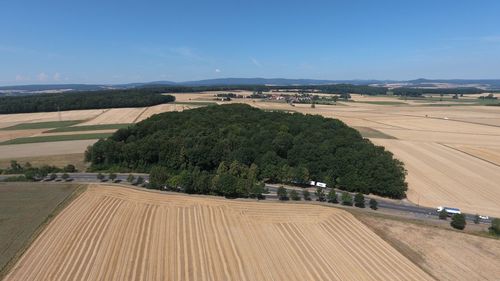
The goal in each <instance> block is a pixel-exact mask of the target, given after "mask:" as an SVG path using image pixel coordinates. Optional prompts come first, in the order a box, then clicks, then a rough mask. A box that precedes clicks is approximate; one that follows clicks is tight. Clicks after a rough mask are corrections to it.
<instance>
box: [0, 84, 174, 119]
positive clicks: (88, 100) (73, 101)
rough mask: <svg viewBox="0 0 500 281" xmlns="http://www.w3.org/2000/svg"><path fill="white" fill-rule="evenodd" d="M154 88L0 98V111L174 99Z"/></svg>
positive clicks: (144, 103) (125, 104) (129, 104)
mask: <svg viewBox="0 0 500 281" xmlns="http://www.w3.org/2000/svg"><path fill="white" fill-rule="evenodd" d="M161 93H162V92H161V91H159V90H155V89H133V90H103V91H89V92H71V93H56V94H39V95H31V96H16V97H0V114H10V113H28V112H50V111H58V110H76V109H100V108H120V107H145V106H153V105H157V104H162V103H168V102H173V101H175V97H174V96H171V95H162V94H161Z"/></svg>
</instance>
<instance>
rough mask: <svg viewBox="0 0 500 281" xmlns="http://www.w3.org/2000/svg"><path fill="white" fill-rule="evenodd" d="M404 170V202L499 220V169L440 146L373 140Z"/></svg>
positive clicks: (430, 143) (428, 143) (424, 143)
mask: <svg viewBox="0 0 500 281" xmlns="http://www.w3.org/2000/svg"><path fill="white" fill-rule="evenodd" d="M373 141H374V143H376V144H378V145H383V146H385V147H386V148H387V149H388V150H390V151H391V152H393V153H394V154H395V156H396V158H399V159H400V160H402V161H403V162H404V163H405V166H406V168H407V169H408V176H407V181H408V183H409V186H410V187H411V188H410V189H409V190H408V193H407V195H408V198H409V199H410V200H411V201H412V202H416V203H417V202H419V203H420V204H421V205H424V206H440V205H444V204H446V205H448V206H453V207H458V208H461V209H463V210H464V211H466V212H468V213H472V214H475V213H479V214H488V215H491V216H495V217H500V206H499V202H500V189H499V188H498V183H499V182H500V167H499V166H497V165H495V164H492V163H489V162H486V161H484V160H482V159H479V158H476V157H474V156H471V155H468V154H466V153H463V152H460V151H457V150H455V149H453V148H451V147H448V146H446V145H443V144H438V143H432V142H427V143H426V142H410V141H400V140H390V139H374V140H373Z"/></svg>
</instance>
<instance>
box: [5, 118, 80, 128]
mask: <svg viewBox="0 0 500 281" xmlns="http://www.w3.org/2000/svg"><path fill="white" fill-rule="evenodd" d="M81 122H83V120H72V121H50V122H38V123H23V124H17V125H14V126H10V127H6V128H2V129H1V130H32V129H50V128H61V127H68V126H73V125H76V124H78V123H81Z"/></svg>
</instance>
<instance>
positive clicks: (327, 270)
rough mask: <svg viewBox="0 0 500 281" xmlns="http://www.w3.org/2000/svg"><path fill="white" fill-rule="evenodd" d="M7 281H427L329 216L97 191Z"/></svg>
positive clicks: (382, 245)
mask: <svg viewBox="0 0 500 281" xmlns="http://www.w3.org/2000/svg"><path fill="white" fill-rule="evenodd" d="M5 280H9V281H10V280H301V281H302V280H433V279H432V278H431V277H430V276H429V275H428V274H427V273H425V272H424V271H423V270H421V269H420V268H419V267H417V266H416V265H415V264H413V263H412V262H410V260H408V259H407V258H405V257H404V256H403V255H402V254H400V253H399V252H398V251H397V250H395V249H394V248H392V247H391V246H390V245H389V244H388V243H387V242H385V241H384V240H382V239H381V238H380V237H379V236H377V235H376V234H375V233H373V232H372V231H371V230H370V229H369V228H368V227H366V226H365V225H363V224H362V223H361V222H359V221H358V220H357V219H355V218H354V217H353V216H352V215H351V214H349V213H347V212H345V211H342V210H339V209H335V208H329V207H322V206H316V205H310V204H288V203H270V202H252V201H243V200H240V201H237V200H233V201H229V200H225V199H217V198H213V197H207V196H186V195H178V194H161V193H157V192H149V191H144V190H136V189H130V188H123V187H118V186H103V185H101V186H98V185H94V186H91V187H89V189H88V190H87V191H86V192H85V193H83V194H82V195H80V197H79V198H77V199H76V200H75V201H73V202H72V203H71V204H70V205H69V206H68V207H67V208H66V209H65V210H64V211H63V212H61V213H60V215H58V216H57V217H56V218H55V219H54V220H53V221H52V222H51V223H50V224H49V226H48V227H47V228H46V229H45V230H44V231H43V232H42V234H41V235H40V236H39V237H38V238H37V239H36V240H35V242H34V243H33V244H32V245H31V247H30V248H29V249H28V250H27V251H26V252H25V253H24V255H23V256H22V257H21V258H20V260H19V261H18V262H17V263H16V265H15V266H14V267H13V269H12V271H11V272H10V273H9V274H8V275H7V277H6V278H5Z"/></svg>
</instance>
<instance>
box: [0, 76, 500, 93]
mask: <svg viewBox="0 0 500 281" xmlns="http://www.w3.org/2000/svg"><path fill="white" fill-rule="evenodd" d="M340 83H342V84H353V85H372V84H376V85H379V86H385V85H386V84H388V83H405V84H406V87H432V86H433V84H435V83H447V84H450V85H451V86H452V87H469V86H470V85H479V87H481V88H484V89H489V90H500V79H424V78H420V79H415V80H407V81H398V80H318V79H285V78H218V79H206V80H197V81H186V82H172V81H153V82H145V83H128V84H108V85H106V84H54V85H45V84H44V85H18V86H3V87H0V95H26V94H33V93H37V92H44V91H54V92H55V91H63V90H68V91H96V90H103V89H130V88H138V87H146V86H147V87H151V86H230V85H276V86H294V85H325V84H340Z"/></svg>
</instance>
